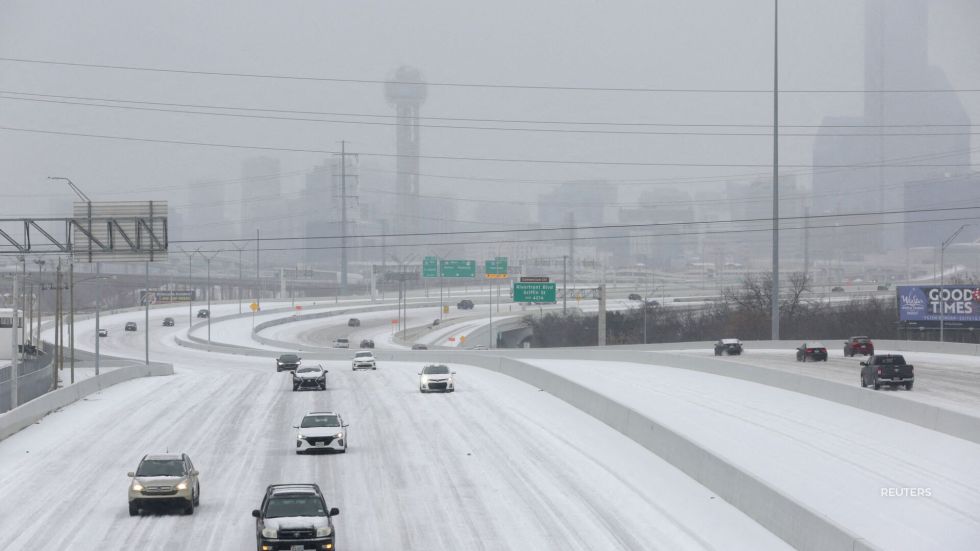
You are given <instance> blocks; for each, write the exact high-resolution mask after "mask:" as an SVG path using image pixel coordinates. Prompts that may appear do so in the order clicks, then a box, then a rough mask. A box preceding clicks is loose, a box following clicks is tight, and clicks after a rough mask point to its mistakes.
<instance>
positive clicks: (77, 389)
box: [0, 362, 174, 440]
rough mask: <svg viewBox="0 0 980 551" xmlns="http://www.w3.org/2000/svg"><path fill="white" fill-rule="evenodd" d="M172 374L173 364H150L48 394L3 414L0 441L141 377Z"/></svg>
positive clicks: (121, 370) (123, 369) (116, 372)
mask: <svg viewBox="0 0 980 551" xmlns="http://www.w3.org/2000/svg"><path fill="white" fill-rule="evenodd" d="M173 374H174V366H173V364H166V363H158V362H150V365H146V364H143V363H139V364H135V363H134V364H133V365H130V366H128V367H120V368H118V369H113V370H112V371H107V372H105V373H103V374H101V375H99V376H98V377H92V378H89V379H85V380H83V381H79V382H77V383H75V384H73V385H69V386H66V387H63V388H59V389H58V390H54V391H51V392H48V393H47V394H44V395H43V396H39V397H37V398H35V399H33V400H31V401H29V402H25V403H23V404H21V405H20V406H18V407H16V408H14V409H12V410H10V411H8V412H5V413H0V440H3V439H5V438H7V437H8V436H10V435H12V434H14V433H16V432H17V431H19V430H21V429H23V428H25V427H28V426H30V425H32V424H34V423H36V422H37V421H38V420H39V419H41V418H42V417H44V416H45V415H47V414H49V413H51V412H52V411H55V410H56V409H59V408H63V407H65V406H67V405H68V404H71V403H74V402H77V401H78V400H81V399H82V398H84V397H86V396H88V395H90V394H94V393H96V392H99V391H100V390H103V389H105V388H108V387H110V386H112V385H115V384H119V383H121V382H124V381H128V380H130V379H136V378H139V377H156V376H164V375H173Z"/></svg>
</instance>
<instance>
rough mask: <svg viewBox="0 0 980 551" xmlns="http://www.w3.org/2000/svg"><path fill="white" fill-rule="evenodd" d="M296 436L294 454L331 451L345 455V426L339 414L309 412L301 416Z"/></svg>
mask: <svg viewBox="0 0 980 551" xmlns="http://www.w3.org/2000/svg"><path fill="white" fill-rule="evenodd" d="M293 428H294V429H299V432H298V433H297V434H296V453H297V454H302V453H306V452H310V451H318V450H324V451H325V450H332V451H338V452H340V453H347V425H346V424H345V423H344V420H343V419H342V418H341V417H340V414H339V413H334V412H332V411H311V412H310V413H307V414H306V415H304V416H303V420H302V421H300V422H299V424H298V425H293Z"/></svg>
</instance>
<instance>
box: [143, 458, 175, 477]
mask: <svg viewBox="0 0 980 551" xmlns="http://www.w3.org/2000/svg"><path fill="white" fill-rule="evenodd" d="M136 476H184V462H183V461H181V460H180V459H147V460H145V461H143V462H142V463H140V466H139V469H137V470H136Z"/></svg>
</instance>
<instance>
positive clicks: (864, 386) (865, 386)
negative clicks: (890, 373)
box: [861, 375, 868, 388]
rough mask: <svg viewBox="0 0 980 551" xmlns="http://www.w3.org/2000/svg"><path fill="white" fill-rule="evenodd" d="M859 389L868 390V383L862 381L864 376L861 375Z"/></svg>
mask: <svg viewBox="0 0 980 551" xmlns="http://www.w3.org/2000/svg"><path fill="white" fill-rule="evenodd" d="M861 388H868V382H867V381H865V380H864V375H861Z"/></svg>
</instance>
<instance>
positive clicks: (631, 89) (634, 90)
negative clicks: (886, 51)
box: [0, 57, 980, 94]
mask: <svg viewBox="0 0 980 551" xmlns="http://www.w3.org/2000/svg"><path fill="white" fill-rule="evenodd" d="M0 61H6V62H11V63H29V64H37V65H55V66H62V67H81V68H88V69H112V70H122V71H139V72H152V73H168V74H183V75H198V76H221V77H235V78H254V79H273V80H294V81H309V82H335V83H343V84H389V83H391V84H406V85H419V84H422V83H420V82H411V81H397V80H379V79H365V78H339V77H321V76H309V75H286V74H273V73H244V72H229V71H204V70H192V69H177V68H169V67H148V66H136V65H110V64H102V63H79V62H69V61H55V60H47V59H29V58H16V57H0ZM424 84H425V85H426V86H439V87H447V88H488V89H510V90H554V91H568V92H632V93H700V94H771V93H772V90H771V89H768V88H687V87H679V88H645V87H622V86H620V87H612V86H567V85H554V84H498V83H486V82H450V81H434V82H425V83H424ZM780 92H781V93H785V94H865V93H869V92H871V93H893V94H909V93H912V94H923V93H932V94H947V93H959V92H980V88H959V89H943V88H921V89H880V90H859V89H823V90H818V89H809V90H808V89H797V90H780Z"/></svg>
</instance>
